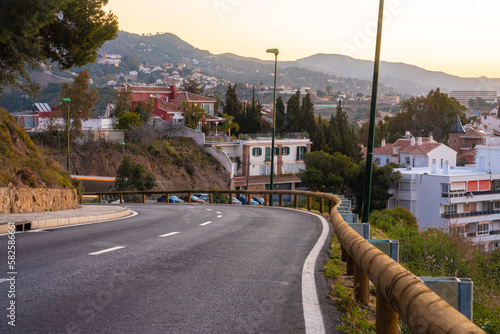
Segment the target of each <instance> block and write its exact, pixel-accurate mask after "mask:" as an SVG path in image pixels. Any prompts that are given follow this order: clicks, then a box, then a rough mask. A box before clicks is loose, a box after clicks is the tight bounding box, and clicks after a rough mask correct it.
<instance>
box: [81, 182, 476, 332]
mask: <svg viewBox="0 0 500 334" xmlns="http://www.w3.org/2000/svg"><path fill="white" fill-rule="evenodd" d="M195 193H206V194H209V198H210V203H213V201H212V199H213V194H214V193H223V194H228V195H230V196H229V198H230V203H231V202H232V195H233V194H245V195H246V196H247V199H248V198H249V197H251V195H253V194H254V195H256V194H259V195H264V196H265V197H266V205H270V202H272V200H271V197H272V195H277V196H278V197H279V200H278V203H279V206H283V195H292V196H293V203H294V207H295V208H298V199H299V196H305V197H307V209H308V210H311V199H312V198H319V199H320V211H321V213H323V212H324V209H325V205H324V202H325V200H326V201H327V202H328V207H329V211H328V212H329V217H330V221H331V223H332V225H333V228H334V230H335V233H336V235H337V238H338V240H339V242H340V244H341V246H342V249H343V250H344V251H345V255H346V257H347V262H348V263H349V262H351V263H352V264H353V266H354V286H355V295H356V298H357V299H358V301H360V302H362V303H368V294H369V289H368V283H369V281H372V282H373V284H374V285H375V286H376V288H377V289H376V291H377V310H376V329H377V333H384V334H396V333H398V330H399V328H398V327H399V326H398V317H401V319H402V320H403V322H404V323H405V324H406V325H407V326H408V327H409V328H410V330H411V331H412V332H413V333H433V334H434V333H447V334H455V333H456V334H459V333H460V334H462V333H468V334H472V333H485V332H484V331H483V330H482V329H481V328H479V327H478V326H476V325H475V324H474V323H472V322H471V321H470V320H469V319H467V318H466V317H465V316H464V315H462V314H461V313H460V312H459V311H457V310H456V309H455V308H454V307H452V306H451V305H450V304H448V303H447V302H446V301H444V300H443V299H442V298H441V297H439V296H438V295H437V294H436V293H434V292H433V291H432V290H430V289H429V288H428V287H427V286H426V285H425V284H424V283H423V282H422V281H421V280H420V279H418V278H417V277H416V276H415V275H414V274H412V273H411V272H410V271H408V270H407V269H405V268H404V267H403V266H401V265H400V264H399V263H398V262H396V261H394V260H393V259H391V258H390V257H389V256H387V255H386V254H384V253H383V252H382V251H380V250H379V249H378V248H377V247H375V246H373V245H372V244H371V243H370V242H368V241H366V240H365V239H364V238H363V237H362V236H361V235H359V234H358V233H357V232H356V231H354V230H353V229H352V228H351V227H350V226H349V225H348V224H347V223H346V222H345V221H344V219H343V218H342V216H341V215H340V213H339V212H337V207H338V206H339V205H340V199H339V198H338V197H337V196H335V195H331V194H325V193H317V192H309V191H293V190H274V191H272V190H261V191H250V190H172V191H128V192H114V193H86V194H85V195H94V196H99V200H100V201H102V196H103V195H119V196H120V201H121V202H123V195H129V194H130V195H134V194H140V195H142V199H143V202H145V196H146V195H147V194H150V195H154V194H162V195H163V194H165V195H166V198H167V203H168V195H169V194H187V195H188V199H189V200H190V198H191V194H195ZM247 202H249V201H247Z"/></svg>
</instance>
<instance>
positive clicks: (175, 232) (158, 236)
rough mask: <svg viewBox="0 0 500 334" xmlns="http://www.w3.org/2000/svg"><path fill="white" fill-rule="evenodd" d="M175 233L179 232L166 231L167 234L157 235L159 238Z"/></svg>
mask: <svg viewBox="0 0 500 334" xmlns="http://www.w3.org/2000/svg"><path fill="white" fill-rule="evenodd" d="M177 233H180V232H170V233H167V234H162V235H159V236H158V237H160V238H164V237H169V236H171V235H174V234H177Z"/></svg>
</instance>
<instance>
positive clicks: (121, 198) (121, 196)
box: [120, 194, 123, 204]
mask: <svg viewBox="0 0 500 334" xmlns="http://www.w3.org/2000/svg"><path fill="white" fill-rule="evenodd" d="M122 203H123V194H120V204H122Z"/></svg>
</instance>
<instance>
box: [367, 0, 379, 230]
mask: <svg viewBox="0 0 500 334" xmlns="http://www.w3.org/2000/svg"><path fill="white" fill-rule="evenodd" d="M379 1H380V2H379V9H378V24H377V40H376V43H375V61H374V62H373V82H372V98H371V105H370V121H369V123H368V147H367V154H366V170H365V187H364V190H363V207H362V217H361V222H363V223H368V218H369V215H370V199H371V192H372V176H373V175H372V174H373V172H372V169H373V166H372V164H373V146H374V141H375V116H376V112H377V88H378V72H379V65H380V46H381V43H382V24H383V21H384V19H383V18H384V15H383V14H384V0H379Z"/></svg>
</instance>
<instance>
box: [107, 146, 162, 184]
mask: <svg viewBox="0 0 500 334" xmlns="http://www.w3.org/2000/svg"><path fill="white" fill-rule="evenodd" d="M115 185H116V188H117V189H118V190H119V191H124V190H133V189H137V190H150V189H152V188H154V187H155V186H156V178H155V176H154V174H153V173H151V172H148V173H146V171H145V170H144V167H143V166H142V165H140V164H137V163H135V162H134V161H133V160H132V157H131V156H130V155H125V156H124V157H123V159H122V162H121V164H120V166H119V167H118V171H117V172H116V181H115Z"/></svg>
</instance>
